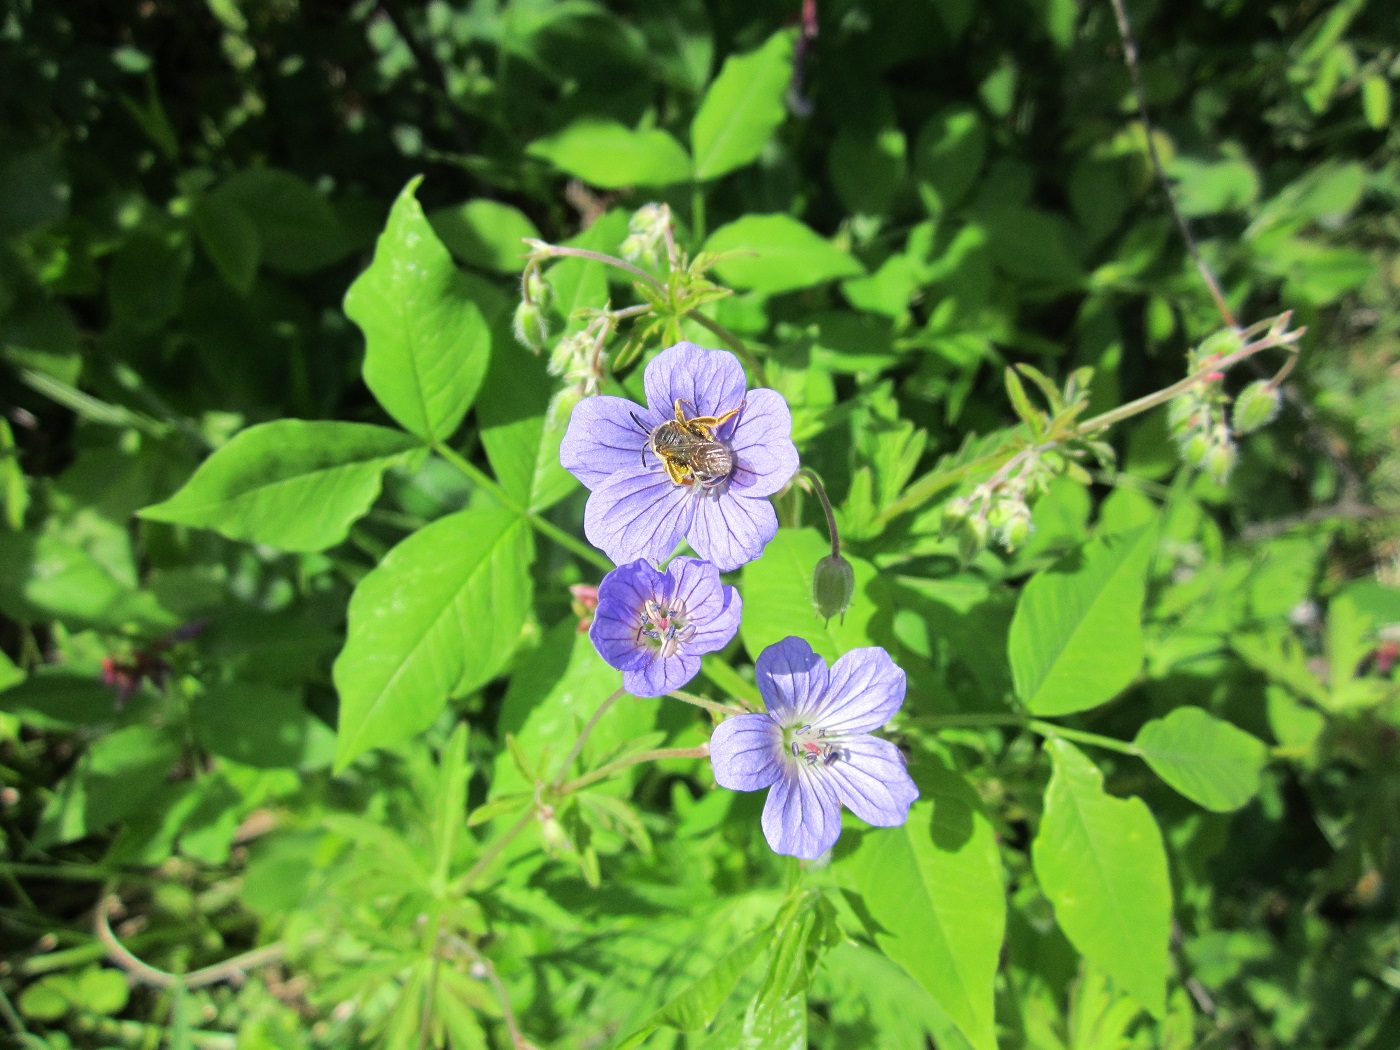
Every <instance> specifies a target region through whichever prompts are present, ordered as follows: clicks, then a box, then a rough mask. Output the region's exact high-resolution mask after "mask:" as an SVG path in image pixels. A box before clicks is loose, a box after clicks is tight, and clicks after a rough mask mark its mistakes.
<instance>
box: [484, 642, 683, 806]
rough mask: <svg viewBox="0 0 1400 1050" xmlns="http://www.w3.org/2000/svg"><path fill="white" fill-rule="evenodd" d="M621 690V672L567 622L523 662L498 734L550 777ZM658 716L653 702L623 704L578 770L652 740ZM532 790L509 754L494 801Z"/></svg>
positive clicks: (601, 724)
mask: <svg viewBox="0 0 1400 1050" xmlns="http://www.w3.org/2000/svg"><path fill="white" fill-rule="evenodd" d="M621 684H622V676H621V674H620V672H618V671H617V669H616V668H613V667H609V666H608V665H607V664H605V663H604V662H603V658H602V657H601V656H599V655H598V651H597V650H596V649H595V648H594V647H593V642H592V641H591V640H590V639H589V637H588V635H587V634H581V633H579V630H578V622H577V621H576V620H574V619H573V618H572V617H570V618H569V619H566V620H563V621H562V622H560V623H558V624H555V625H554V626H553V627H551V628H550V629H549V631H548V632H546V634H545V635H544V637H543V638H542V639H541V640H540V644H539V646H538V647H537V648H536V649H534V650H533V651H531V652H528V653H522V654H521V657H520V659H519V660H518V661H517V669H516V671H515V673H514V674H513V675H511V679H510V687H509V688H508V689H507V690H506V696H505V700H504V701H503V702H502V704H501V715H500V720H499V721H498V722H497V725H496V732H497V733H498V734H499V735H500V736H502V737H504V736H505V735H506V734H507V733H510V734H512V736H513V737H514V739H515V744H516V746H517V749H518V750H519V751H520V752H521V753H522V754H523V755H526V756H529V760H530V761H531V762H532V763H533V764H534V768H535V772H537V773H539V774H540V775H543V776H551V777H552V776H553V775H554V774H555V773H557V772H558V771H559V766H560V764H561V763H562V762H563V761H564V757H565V756H566V755H567V754H568V753H569V750H570V749H571V748H572V746H573V743H574V741H575V740H577V739H578V734H579V730H581V729H582V728H583V726H584V724H585V723H586V722H587V721H588V720H589V719H590V718H592V717H593V714H594V712H596V711H597V710H598V708H599V707H600V706H601V705H602V703H603V702H604V701H605V700H607V698H608V697H609V696H610V695H611V694H612V693H614V692H615V691H616V690H617V689H618V687H619V686H620V685H621ZM659 708H660V701H658V700H654V699H640V698H635V697H623V698H621V699H619V700H618V702H617V703H615V704H613V705H612V707H611V708H610V709H609V710H608V711H607V712H606V713H605V714H604V716H603V717H602V718H601V719H600V720H599V721H598V724H597V725H596V726H595V727H594V730H593V732H592V733H591V734H590V735H589V737H588V746H587V747H586V748H585V749H584V751H583V754H582V755H581V756H580V762H581V765H580V768H587V767H588V765H589V763H590V762H592V761H594V760H596V759H597V758H599V757H600V756H605V755H611V754H614V753H616V752H618V751H620V750H622V749H623V748H624V747H626V746H627V745H628V744H629V743H631V742H632V741H634V740H636V739H637V738H639V737H641V736H644V735H645V734H647V733H649V732H651V731H652V730H653V729H654V728H655V726H656V715H657V711H658V709H659ZM533 786H534V785H533V784H531V783H530V781H529V780H527V779H526V777H525V774H523V773H522V772H521V771H520V770H519V769H518V768H517V767H516V763H515V762H514V761H513V760H512V759H511V757H510V755H509V754H507V753H505V752H502V753H501V754H499V755H498V756H497V758H496V769H495V775H494V776H493V777H492V779H491V790H490V797H491V798H493V799H494V798H499V797H501V796H502V795H505V794H509V793H510V792H512V791H519V790H524V789H528V788H531V787H533ZM595 790H597V789H595Z"/></svg>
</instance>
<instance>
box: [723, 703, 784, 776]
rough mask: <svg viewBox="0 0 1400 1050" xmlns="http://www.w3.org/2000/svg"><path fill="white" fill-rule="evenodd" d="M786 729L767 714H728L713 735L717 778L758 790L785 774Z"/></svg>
mask: <svg viewBox="0 0 1400 1050" xmlns="http://www.w3.org/2000/svg"><path fill="white" fill-rule="evenodd" d="M782 754H783V732H782V730H781V729H779V728H778V723H776V722H774V721H773V720H772V719H771V718H769V717H768V716H767V715H735V716H734V717H733V718H726V719H725V720H724V721H723V722H721V723H720V724H719V725H717V726H715V731H714V732H713V733H712V734H711V735H710V763H711V765H713V766H714V767H715V782H716V783H717V784H719V786H720V787H727V788H729V789H730V790H732V791H758V790H759V789H761V788H766V787H767V786H768V785H770V784H772V783H773V782H774V781H775V780H777V779H778V777H780V776H781V775H782V769H783V767H782Z"/></svg>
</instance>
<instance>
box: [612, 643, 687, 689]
mask: <svg viewBox="0 0 1400 1050" xmlns="http://www.w3.org/2000/svg"><path fill="white" fill-rule="evenodd" d="M699 673H700V657H698V656H691V655H690V654H688V653H677V654H676V655H675V656H662V655H661V654H660V653H659V652H654V651H652V652H648V653H647V654H646V660H645V661H644V662H643V663H641V664H639V665H638V666H637V667H634V668H633V669H631V670H629V671H624V672H623V673H622V687H623V688H624V689H626V690H627V691H628V692H629V693H631V694H632V695H633V696H665V695H666V694H667V693H669V692H670V691H671V690H672V689H679V688H680V687H681V686H683V685H685V683H686V682H688V681H690V680H691V679H692V678H694V677H695V676H696V675H697V674H699Z"/></svg>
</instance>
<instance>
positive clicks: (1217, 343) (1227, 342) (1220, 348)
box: [1196, 328, 1244, 364]
mask: <svg viewBox="0 0 1400 1050" xmlns="http://www.w3.org/2000/svg"><path fill="white" fill-rule="evenodd" d="M1242 346H1244V340H1243V339H1242V338H1240V333H1239V332H1237V331H1235V329H1233V328H1222V329H1221V330H1220V331H1218V332H1216V333H1215V334H1214V335H1212V336H1210V337H1209V338H1207V339H1206V341H1205V342H1203V343H1202V344H1201V346H1200V349H1198V350H1197V351H1196V353H1197V355H1198V358H1199V360H1200V362H1201V363H1202V364H1204V363H1205V362H1207V361H1209V360H1210V359H1211V358H1215V357H1228V356H1229V355H1230V354H1233V353H1234V352H1235V351H1236V350H1238V349H1240V348H1241V347H1242Z"/></svg>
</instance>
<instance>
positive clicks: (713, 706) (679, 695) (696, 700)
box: [667, 689, 746, 715]
mask: <svg viewBox="0 0 1400 1050" xmlns="http://www.w3.org/2000/svg"><path fill="white" fill-rule="evenodd" d="M667 695H668V696H671V697H674V698H675V699H677V700H681V701H683V702H685V703H687V704H694V705H695V706H696V707H703V708H704V709H705V710H706V711H712V712H714V713H715V714H722V715H742V714H745V713H746V712H745V711H744V709H743V708H742V707H737V706H735V705H734V704H721V703H719V702H718V701H715V700H707V699H705V698H704V697H703V696H695V695H694V694H692V693H683V692H681V691H680V690H679V689H672V690H671V692H670V693H668V694H667Z"/></svg>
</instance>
